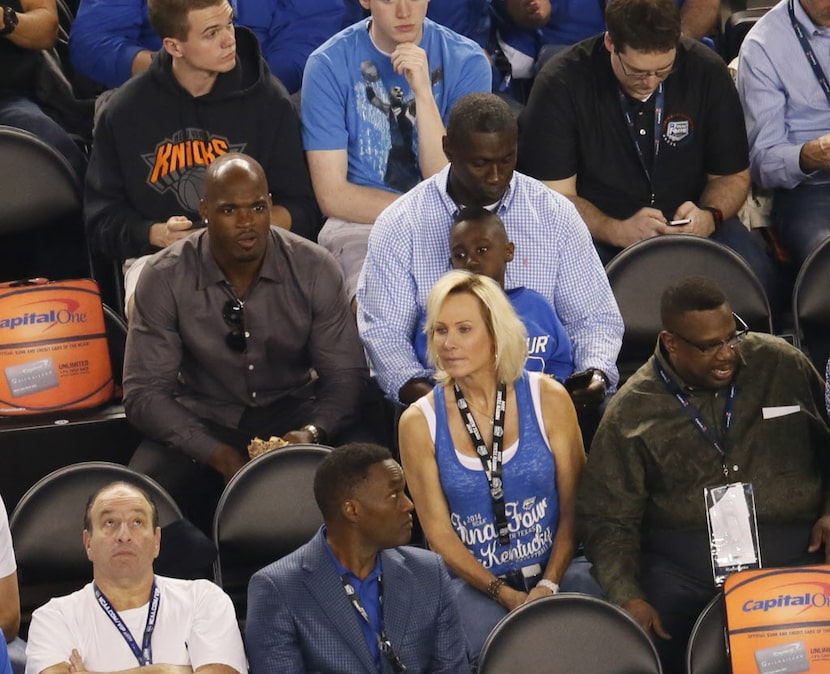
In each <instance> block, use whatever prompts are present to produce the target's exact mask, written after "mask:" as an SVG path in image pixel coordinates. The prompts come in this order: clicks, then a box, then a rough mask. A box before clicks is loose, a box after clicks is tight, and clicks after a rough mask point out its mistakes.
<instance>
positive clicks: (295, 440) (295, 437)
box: [282, 428, 314, 445]
mask: <svg viewBox="0 0 830 674" xmlns="http://www.w3.org/2000/svg"><path fill="white" fill-rule="evenodd" d="M282 439H283V440H285V441H286V442H287V443H288V444H289V445H301V444H314V434H313V433H312V432H311V431H309V430H306V429H303V428H300V429H298V430H296V431H288V433H286V434H285V435H283V436H282Z"/></svg>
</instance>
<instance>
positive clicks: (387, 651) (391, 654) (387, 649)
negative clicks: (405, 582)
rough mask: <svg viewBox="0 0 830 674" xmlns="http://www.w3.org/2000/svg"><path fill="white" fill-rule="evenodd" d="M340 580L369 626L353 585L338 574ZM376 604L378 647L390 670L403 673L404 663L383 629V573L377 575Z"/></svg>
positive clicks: (367, 618)
mask: <svg viewBox="0 0 830 674" xmlns="http://www.w3.org/2000/svg"><path fill="white" fill-rule="evenodd" d="M340 581H341V582H342V583H343V589H344V590H346V596H347V597H348V598H349V600H350V601H351V602H352V606H354V608H355V610H356V611H357V612H358V613H359V614H360V616H361V617H362V618H363V620H365V621H366V624H367V625H368V626H369V627H370V628H371V627H372V621H371V620H370V619H369V614H368V613H367V612H366V609H365V608H363V603H362V602H361V601H360V597H358V596H357V591H356V590H355V589H354V585H352V584H351V582H349V580H348V578H346V576H340ZM378 604H380V633H377V632H375V636H376V637H377V640H378V648H379V649H380V652H381V653H383V655H384V657H385V658H386V659H387V660H389V664H391V665H392V670H393V671H394V672H395V674H405V673H406V665H404V664H403V662H401V659H400V658H399V657H398V654H397V653H395V649H394V648H392V642H391V641H389V637H387V636H386V631H385V630H384V629H383V574H381V575H379V576H378Z"/></svg>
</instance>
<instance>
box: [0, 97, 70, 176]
mask: <svg viewBox="0 0 830 674" xmlns="http://www.w3.org/2000/svg"><path fill="white" fill-rule="evenodd" d="M0 124H2V125H4V126H13V127H15V128H17V129H23V130H24V131H28V132H29V133H31V134H34V135H35V136H37V137H38V138H40V139H41V140H43V141H44V142H46V143H48V144H49V145H51V146H52V147H54V148H55V149H56V150H57V151H58V152H60V153H61V154H62V155H63V156H64V157H66V159H67V161H68V162H69V163H70V164H71V165H72V168H73V169H75V173H77V175H78V179H79V180H81V181H83V178H84V173H85V171H86V157H84V153H83V152H81V150H80V148H79V147H78V146H77V145H76V144H75V141H73V140H72V138H71V137H70V135H69V134H68V133H67V132H66V131H65V130H64V129H63V127H61V126H60V125H59V124H58V123H57V122H56V121H55V120H53V119H52V118H51V117H49V115H47V114H46V113H45V112H43V110H41V109H40V106H38V104H37V103H35V102H34V101H31V100H29V99H28V98H26V97H25V96H23V95H21V94H18V93H15V92H11V91H2V90H0Z"/></svg>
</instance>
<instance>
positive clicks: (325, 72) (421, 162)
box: [302, 0, 491, 296]
mask: <svg viewBox="0 0 830 674" xmlns="http://www.w3.org/2000/svg"><path fill="white" fill-rule="evenodd" d="M360 2H361V5H362V6H363V7H364V9H368V10H369V12H370V17H369V18H368V19H366V20H363V21H360V22H358V23H356V24H354V25H352V26H350V27H349V28H346V29H345V30H343V31H341V32H340V33H338V34H337V35H335V36H334V37H332V38H331V39H330V40H328V41H327V42H325V43H324V44H323V45H321V46H320V47H319V48H318V49H317V50H315V51H314V52H313V53H312V55H311V56H310V57H309V60H308V63H307V65H306V70H305V74H304V77H303V96H302V122H303V143H304V146H305V149H306V152H307V156H308V164H309V170H310V172H311V179H312V183H313V186H314V192H315V194H316V196H317V201H318V202H319V204H320V207H321V208H322V210H323V213H324V214H325V215H326V216H328V222H327V223H326V225H325V227H324V228H323V231H321V232H320V236H319V242H320V244H322V245H323V246H324V247H326V248H328V249H329V250H330V251H331V252H332V253H333V254H334V256H335V257H336V258H337V259H338V261H339V262H340V264H341V266H342V267H343V270H344V273H345V276H346V281H347V286H348V291H349V293H350V296H353V295H354V289H355V286H356V284H357V277H358V275H359V273H360V269H361V267H362V266H363V258H364V257H365V255H366V242H367V240H368V237H369V231H370V229H371V226H372V223H374V221H375V218H377V216H378V215H379V214H380V212H381V211H382V210H383V209H384V208H386V207H387V206H388V205H389V204H391V203H392V202H393V201H394V200H395V199H396V198H397V197H398V195H399V194H401V193H402V192H406V191H407V190H408V189H410V188H411V187H413V186H414V185H415V184H417V183H418V182H419V181H420V180H422V179H423V178H427V177H429V176H431V175H434V174H435V173H437V172H438V171H439V170H441V169H442V168H443V167H444V166H445V165H446V163H447V158H446V156H445V155H444V151H443V149H442V146H441V139H442V137H443V136H444V134H445V128H444V127H445V123H446V120H447V118H448V116H449V112H450V109H451V108H452V106H453V105H454V103H455V102H456V101H457V100H458V99H459V98H461V97H462V96H464V95H465V94H467V93H471V92H475V91H490V86H491V70H490V64H489V62H488V60H487V58H486V56H485V55H484V52H483V51H482V49H481V48H480V47H479V46H478V45H477V44H476V43H475V42H473V41H472V40H469V39H467V38H465V37H462V36H460V35H458V34H456V33H454V32H452V31H451V30H449V29H447V28H444V27H443V26H439V25H438V24H436V23H433V22H432V21H430V20H429V19H426V18H425V16H426V10H427V6H428V4H429V3H428V0H397V1H396V2H392V3H389V2H382V1H381V0H360Z"/></svg>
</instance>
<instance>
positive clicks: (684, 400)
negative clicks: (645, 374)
mask: <svg viewBox="0 0 830 674" xmlns="http://www.w3.org/2000/svg"><path fill="white" fill-rule="evenodd" d="M654 367H655V368H656V369H657V374H659V375H660V379H662V380H663V384H665V386H666V388H667V389H668V391H669V393H671V394H672V395H673V396H674V397H675V398H677V400H678V402H679V403H680V405H681V407H682V408H683V412H684V414H685V415H686V416H687V417H689V419H691V420H692V423H693V424H694V426H695V427H696V428H697V430H698V431H700V434H701V435H702V436H703V437H704V438H706V440H707V441H708V442H709V443H710V444H711V445H712V446H713V447H714V448H715V449H716V450H717V452H718V454H720V457H721V464H722V466H723V474H724V476H726V477H727V478H728V477H729V468H727V465H726V459H727V450H726V435H727V433H728V432H729V429H730V428H731V426H732V418H733V413H734V410H735V398H736V396H737V394H738V387H737V386H736V385H735V383H734V382H733V383H732V384H730V385H729V395H728V396H727V398H726V404H725V405H724V408H723V435H722V436H721V437H720V438H718V437H717V436H716V435H715V433H714V431H713V429H712V428H710V427H709V425H708V424H707V423H706V422H705V421H704V420H703V415H702V414H701V413H700V410H699V409H698V408H697V407H696V406H695V405H693V404H692V402H691V401H690V400H689V398H688V397H687V396H686V394H685V393H683V391H681V390H680V387H679V386H678V385H677V383H676V382H675V381H674V379H672V378H671V377H669V375H668V374H667V373H666V371H665V370H664V369H663V366H662V365H660V363H659V362H658V361H657V359H656V358H655V359H654Z"/></svg>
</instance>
